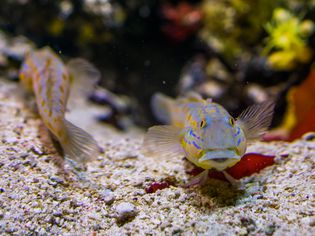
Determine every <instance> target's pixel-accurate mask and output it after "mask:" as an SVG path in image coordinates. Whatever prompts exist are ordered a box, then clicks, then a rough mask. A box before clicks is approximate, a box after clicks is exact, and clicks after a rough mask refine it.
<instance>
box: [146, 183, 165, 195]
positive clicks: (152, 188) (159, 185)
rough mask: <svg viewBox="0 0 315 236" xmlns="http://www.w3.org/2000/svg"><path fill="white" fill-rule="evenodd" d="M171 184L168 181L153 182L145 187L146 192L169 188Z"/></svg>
mask: <svg viewBox="0 0 315 236" xmlns="http://www.w3.org/2000/svg"><path fill="white" fill-rule="evenodd" d="M169 186H170V184H169V183H167V182H153V183H151V184H150V185H149V186H148V187H146V188H145V192H146V193H155V192H156V191H158V190H161V189H165V188H168V187H169Z"/></svg>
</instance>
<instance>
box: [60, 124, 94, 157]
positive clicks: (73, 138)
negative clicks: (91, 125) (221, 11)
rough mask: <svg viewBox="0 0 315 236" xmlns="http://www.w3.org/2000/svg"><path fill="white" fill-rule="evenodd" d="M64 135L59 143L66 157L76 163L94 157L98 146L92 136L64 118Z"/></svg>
mask: <svg viewBox="0 0 315 236" xmlns="http://www.w3.org/2000/svg"><path fill="white" fill-rule="evenodd" d="M64 124H65V129H66V130H65V131H66V137H65V139H64V140H62V142H61V145H62V148H63V151H64V154H65V156H66V158H69V159H71V160H74V161H76V162H78V163H86V162H88V161H92V160H94V159H96V157H97V156H98V155H99V154H100V148H99V146H98V144H97V142H96V141H95V140H94V138H93V137H92V136H91V135H90V134H89V133H87V132H86V131H84V130H83V129H81V128H79V127H77V126H75V125H74V124H72V123H71V122H69V121H67V120H64Z"/></svg>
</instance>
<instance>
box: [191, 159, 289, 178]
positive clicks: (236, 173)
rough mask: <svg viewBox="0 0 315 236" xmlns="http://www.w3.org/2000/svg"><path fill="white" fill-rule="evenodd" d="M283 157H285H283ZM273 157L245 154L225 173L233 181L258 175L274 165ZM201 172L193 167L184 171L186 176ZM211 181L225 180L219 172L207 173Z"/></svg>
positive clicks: (198, 168) (200, 169)
mask: <svg viewBox="0 0 315 236" xmlns="http://www.w3.org/2000/svg"><path fill="white" fill-rule="evenodd" d="M284 156H285V155H284ZM274 158H275V156H273V155H263V154H259V153H247V154H245V155H244V156H243V157H242V159H241V160H240V161H239V162H238V163H237V164H236V165H234V166H232V167H230V168H228V169H226V172H227V173H228V174H230V175H231V176H232V177H233V178H234V179H241V178H243V177H246V176H250V175H252V174H254V173H258V172H259V171H261V170H262V169H264V168H265V167H267V166H271V165H273V164H274ZM202 171H203V169H202V168H200V167H195V168H193V169H192V170H190V171H186V173H187V174H190V175H193V176H196V175H198V174H200V173H201V172H202ZM208 176H209V178H211V179H219V180H226V178H225V177H224V175H223V173H222V172H220V171H215V170H214V171H209V174H208Z"/></svg>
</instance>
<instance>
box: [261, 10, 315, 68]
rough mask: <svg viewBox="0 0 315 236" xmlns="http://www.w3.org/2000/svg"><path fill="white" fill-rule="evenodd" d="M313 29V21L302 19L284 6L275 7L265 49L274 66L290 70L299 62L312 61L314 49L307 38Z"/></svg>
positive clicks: (269, 60)
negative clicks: (309, 45)
mask: <svg viewBox="0 0 315 236" xmlns="http://www.w3.org/2000/svg"><path fill="white" fill-rule="evenodd" d="M313 30H314V23H313V22H312V21H310V20H301V19H300V18H298V17H296V16H295V15H293V14H292V13H291V12H289V11H288V10H285V9H283V8H277V9H275V10H274V12H273V16H272V19H271V21H270V22H268V23H267V24H266V31H267V33H268V35H269V36H268V37H267V39H266V45H265V48H264V50H263V54H265V55H268V62H269V64H270V65H271V66H272V68H274V69H277V70H290V69H294V68H295V67H296V66H297V65H298V63H307V62H308V61H310V59H311V57H312V50H311V49H310V48H309V47H308V45H307V39H308V37H309V36H310V35H311V33H312V32H313Z"/></svg>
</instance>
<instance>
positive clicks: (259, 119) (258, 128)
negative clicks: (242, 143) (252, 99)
mask: <svg viewBox="0 0 315 236" xmlns="http://www.w3.org/2000/svg"><path fill="white" fill-rule="evenodd" d="M274 107H275V103H274V102H273V101H266V102H263V103H260V104H256V105H253V106H250V107H248V108H247V109H246V110H244V111H243V112H242V113H241V115H240V116H239V117H238V118H237V121H236V122H237V124H238V125H239V126H240V127H241V128H242V130H243V131H244V133H245V136H246V138H247V139H255V138H258V137H260V136H261V135H262V134H263V133H264V132H265V131H266V130H267V129H268V127H269V126H270V123H271V121H272V116H273V112H274Z"/></svg>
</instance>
